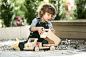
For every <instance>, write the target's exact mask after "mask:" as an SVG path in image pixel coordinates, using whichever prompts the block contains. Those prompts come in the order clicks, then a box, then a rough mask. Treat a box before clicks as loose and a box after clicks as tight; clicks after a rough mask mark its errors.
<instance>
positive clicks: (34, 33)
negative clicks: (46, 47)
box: [19, 4, 56, 50]
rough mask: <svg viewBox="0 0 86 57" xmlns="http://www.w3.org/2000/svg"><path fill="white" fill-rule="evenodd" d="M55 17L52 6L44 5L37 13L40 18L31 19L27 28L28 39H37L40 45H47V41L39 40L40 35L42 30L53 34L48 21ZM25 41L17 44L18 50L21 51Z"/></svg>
mask: <svg viewBox="0 0 86 57" xmlns="http://www.w3.org/2000/svg"><path fill="white" fill-rule="evenodd" d="M55 15H56V10H55V8H54V6H52V5H51V4H44V5H43V6H42V8H41V9H40V11H39V16H40V17H37V18H35V19H33V21H32V23H31V26H30V28H29V29H30V31H31V33H30V36H29V37H28V39H29V38H38V42H42V44H48V41H47V40H44V39H43V38H40V35H41V34H42V33H43V32H42V29H51V31H52V32H53V33H55V30H54V29H53V27H52V24H51V22H50V21H49V20H51V19H52V17H53V16H55ZM27 41H28V40H27ZM27 41H25V42H20V43H19V47H20V50H23V48H24V44H25V43H27ZM22 43H23V45H22Z"/></svg>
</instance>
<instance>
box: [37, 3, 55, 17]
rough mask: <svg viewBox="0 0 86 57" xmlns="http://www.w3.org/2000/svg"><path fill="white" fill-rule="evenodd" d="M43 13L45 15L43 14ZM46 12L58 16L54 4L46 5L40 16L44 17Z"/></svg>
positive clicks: (42, 8)
mask: <svg viewBox="0 0 86 57" xmlns="http://www.w3.org/2000/svg"><path fill="white" fill-rule="evenodd" d="M41 11H43V13H41ZM46 12H48V13H50V14H52V15H53V16H55V15H56V9H55V7H54V6H53V5H52V4H44V5H43V6H42V7H41V9H40V11H39V12H38V14H39V16H40V17H42V16H43V15H44V14H45V13H46Z"/></svg>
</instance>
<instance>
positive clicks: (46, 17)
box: [42, 12, 53, 22]
mask: <svg viewBox="0 0 86 57" xmlns="http://www.w3.org/2000/svg"><path fill="white" fill-rule="evenodd" d="M52 16H53V15H52V14H50V13H48V12H46V13H45V14H44V15H43V16H42V20H43V21H44V22H46V21H49V20H51V18H52Z"/></svg>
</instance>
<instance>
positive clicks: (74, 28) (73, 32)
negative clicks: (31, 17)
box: [52, 20, 86, 39]
mask: <svg viewBox="0 0 86 57" xmlns="http://www.w3.org/2000/svg"><path fill="white" fill-rule="evenodd" d="M52 25H53V28H54V29H55V31H56V33H55V34H56V35H57V36H58V37H60V38H68V39H71V38H73V39H86V20H73V21H52Z"/></svg>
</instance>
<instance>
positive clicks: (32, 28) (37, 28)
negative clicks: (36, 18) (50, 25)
mask: <svg viewBox="0 0 86 57" xmlns="http://www.w3.org/2000/svg"><path fill="white" fill-rule="evenodd" d="M42 29H44V27H31V29H30V30H31V31H32V32H34V31H38V33H39V35H40V34H42V33H43V31H42Z"/></svg>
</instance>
